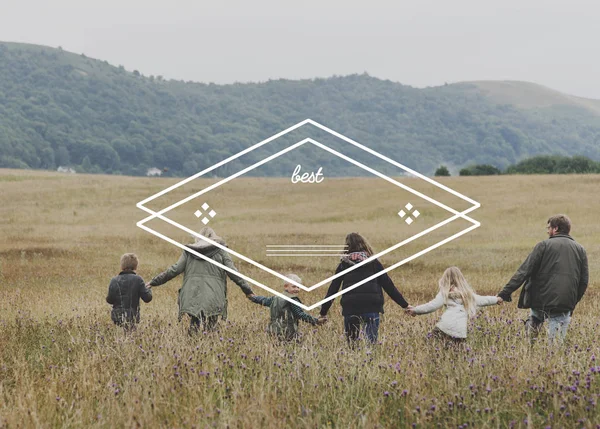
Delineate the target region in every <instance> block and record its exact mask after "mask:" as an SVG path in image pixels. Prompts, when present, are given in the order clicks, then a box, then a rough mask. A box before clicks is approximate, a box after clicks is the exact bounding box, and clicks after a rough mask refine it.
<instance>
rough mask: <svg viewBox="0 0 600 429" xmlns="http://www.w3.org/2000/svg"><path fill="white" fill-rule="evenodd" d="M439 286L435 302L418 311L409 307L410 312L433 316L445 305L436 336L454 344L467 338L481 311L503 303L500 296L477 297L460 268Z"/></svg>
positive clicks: (446, 274)
mask: <svg viewBox="0 0 600 429" xmlns="http://www.w3.org/2000/svg"><path fill="white" fill-rule="evenodd" d="M439 286H440V291H439V292H438V294H437V295H436V297H435V298H434V299H432V300H431V301H429V302H428V303H427V304H423V305H419V306H417V307H412V306H409V307H408V308H407V310H406V311H407V313H408V314H410V315H411V316H416V315H418V314H427V313H432V312H434V311H435V310H437V309H439V308H441V307H442V306H444V305H445V306H446V310H445V311H444V314H442V318H441V319H440V321H439V322H438V324H437V325H436V327H435V329H434V332H433V334H434V335H435V336H438V337H442V338H443V339H445V340H450V341H451V342H462V341H464V340H465V339H466V338H467V322H468V320H469V319H470V318H471V317H473V316H475V314H476V313H477V308H478V307H484V306H486V305H494V304H501V303H502V298H500V297H497V296H479V295H477V294H476V293H475V291H474V290H473V288H471V286H469V283H467V280H466V279H465V276H463V274H462V273H461V272H460V270H459V269H458V268H457V267H450V268H448V269H447V270H446V271H445V272H444V275H443V276H442V278H441V279H440V281H439Z"/></svg>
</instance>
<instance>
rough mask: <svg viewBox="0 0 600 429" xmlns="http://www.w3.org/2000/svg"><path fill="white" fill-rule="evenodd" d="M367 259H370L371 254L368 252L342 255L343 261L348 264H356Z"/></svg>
mask: <svg viewBox="0 0 600 429" xmlns="http://www.w3.org/2000/svg"><path fill="white" fill-rule="evenodd" d="M365 259H369V255H367V253H366V252H352V253H348V254H347V255H344V256H342V258H341V261H342V262H345V263H346V264H348V265H355V264H358V263H359V262H362V261H364V260H365Z"/></svg>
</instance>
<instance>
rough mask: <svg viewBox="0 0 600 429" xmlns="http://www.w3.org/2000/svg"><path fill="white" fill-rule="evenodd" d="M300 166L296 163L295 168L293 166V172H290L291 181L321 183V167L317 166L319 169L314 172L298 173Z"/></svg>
mask: <svg viewBox="0 0 600 429" xmlns="http://www.w3.org/2000/svg"><path fill="white" fill-rule="evenodd" d="M301 169H302V166H301V165H300V164H298V165H297V166H296V168H294V172H293V173H292V183H298V182H301V183H321V182H322V181H323V179H325V177H323V167H319V170H318V171H317V173H316V174H315V172H314V171H313V172H312V173H303V174H302V175H300V170H301Z"/></svg>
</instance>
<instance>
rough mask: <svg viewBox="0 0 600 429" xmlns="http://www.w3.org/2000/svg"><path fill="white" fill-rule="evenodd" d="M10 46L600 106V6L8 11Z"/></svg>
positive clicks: (109, 5)
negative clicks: (494, 83) (550, 97)
mask: <svg viewBox="0 0 600 429" xmlns="http://www.w3.org/2000/svg"><path fill="white" fill-rule="evenodd" d="M0 6H1V7H0V40H2V41H19V42H28V43H35V44H42V45H48V46H53V47H58V46H62V47H63V49H65V50H68V51H73V52H76V53H81V52H83V53H85V54H86V55H87V56H90V57H93V58H98V59H101V60H107V61H108V62H109V63H111V64H114V65H120V64H122V65H124V66H125V68H126V69H128V70H134V69H137V70H139V71H140V72H142V73H143V74H145V75H151V74H153V75H163V76H164V77H165V78H170V79H184V80H193V81H201V82H215V83H231V82H236V81H237V82H248V81H265V80H267V79H269V78H271V79H277V78H288V79H300V78H311V77H327V76H331V75H334V74H336V75H346V74H351V73H363V72H365V71H366V72H368V73H369V74H370V75H372V76H376V77H379V78H384V79H390V80H393V81H397V82H401V83H403V84H406V85H412V86H417V87H424V86H436V85H441V84H444V82H448V83H452V82H460V81H469V80H506V79H511V80H525V81H531V82H536V83H539V84H542V85H546V86H549V87H551V88H554V89H557V90H560V91H563V92H567V93H570V94H574V95H579V96H583V97H590V98H598V99H600V78H599V77H600V55H598V52H599V51H600V47H599V41H600V25H599V24H598V23H599V22H600V3H599V2H597V1H581V0H571V1H569V2H567V1H554V0H501V1H500V0H490V1H482V0H452V1H447V0H439V1H428V0H411V1H404V0H401V1H388V2H381V1H366V0H363V1H360V2H350V1H337V0H336V1H327V0H321V1H313V0H303V1H296V2H293V1H289V0H278V1H265V0H255V1H236V2H231V1H219V0H212V1H204V0H194V1H192V0H190V1H186V0H172V1H169V2H162V1H161V2H158V1H153V0H120V1H116V0H104V1H102V2H100V1H95V2H90V1H85V0H53V1H48V0H0Z"/></svg>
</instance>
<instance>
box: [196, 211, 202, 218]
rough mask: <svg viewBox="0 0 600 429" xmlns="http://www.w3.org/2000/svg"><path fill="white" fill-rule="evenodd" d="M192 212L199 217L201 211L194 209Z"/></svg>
mask: <svg viewBox="0 0 600 429" xmlns="http://www.w3.org/2000/svg"><path fill="white" fill-rule="evenodd" d="M194 214H195V215H196V217H200V216H202V212H201V211H200V210H196V211H195V212H194Z"/></svg>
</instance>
